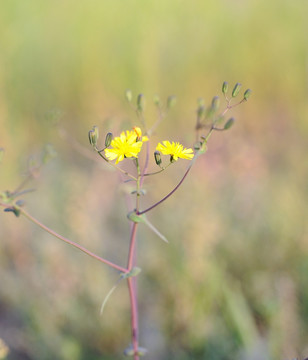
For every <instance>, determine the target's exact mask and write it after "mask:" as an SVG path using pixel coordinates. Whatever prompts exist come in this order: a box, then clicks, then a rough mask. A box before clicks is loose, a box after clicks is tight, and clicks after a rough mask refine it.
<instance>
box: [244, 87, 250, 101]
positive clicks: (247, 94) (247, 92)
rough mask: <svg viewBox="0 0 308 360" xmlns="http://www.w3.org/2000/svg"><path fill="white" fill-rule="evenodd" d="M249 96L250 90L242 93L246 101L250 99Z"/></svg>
mask: <svg viewBox="0 0 308 360" xmlns="http://www.w3.org/2000/svg"><path fill="white" fill-rule="evenodd" d="M250 95H251V90H250V89H247V90H246V91H245V92H244V99H245V100H246V101H247V100H248V99H249V98H250Z"/></svg>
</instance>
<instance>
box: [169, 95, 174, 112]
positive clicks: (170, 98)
mask: <svg viewBox="0 0 308 360" xmlns="http://www.w3.org/2000/svg"><path fill="white" fill-rule="evenodd" d="M175 104H176V97H175V95H170V96H168V99H167V109H168V110H169V109H171V108H173V107H174V105H175Z"/></svg>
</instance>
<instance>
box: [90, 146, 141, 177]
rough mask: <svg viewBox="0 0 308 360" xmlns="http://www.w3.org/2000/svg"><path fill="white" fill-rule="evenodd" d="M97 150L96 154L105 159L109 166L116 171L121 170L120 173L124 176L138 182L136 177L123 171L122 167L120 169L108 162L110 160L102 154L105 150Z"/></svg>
mask: <svg viewBox="0 0 308 360" xmlns="http://www.w3.org/2000/svg"><path fill="white" fill-rule="evenodd" d="M95 150H96V152H97V153H98V155H99V156H100V157H101V158H103V159H104V160H105V161H106V162H107V163H108V164H110V165H111V166H113V167H114V168H115V169H117V170H119V171H120V172H121V173H123V174H124V175H126V176H128V177H130V178H131V179H133V180H135V181H137V178H135V176H133V175H131V174H130V173H129V172H127V171H125V170H123V169H121V168H120V167H118V166H117V165H115V164H114V163H112V162H110V161H108V160H107V159H106V158H105V156H104V155H102V153H101V152H102V151H103V150H104V149H103V150H97V149H95Z"/></svg>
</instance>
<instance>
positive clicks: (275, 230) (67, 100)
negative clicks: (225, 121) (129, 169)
mask: <svg viewBox="0 0 308 360" xmlns="http://www.w3.org/2000/svg"><path fill="white" fill-rule="evenodd" d="M307 11H308V3H307V2H297V1H291V0H280V1H278V0H274V1H266V0H258V1H257V0H251V1H243V0H237V1H227V0H221V1H213V0H209V1H202V0H196V1H192V2H184V1H176V0H169V1H162V0H159V1H137V0H126V1H123V0H122V1H120V0H114V1H101V0H90V1H78V0H74V1H73V0H66V1H59V0H55V1H48V0H46V1H38V0H27V1H18V0H2V1H1V3H0V47H1V51H0V128H1V132H0V148H4V149H5V152H4V153H3V154H2V155H3V157H2V162H1V164H0V175H1V176H0V189H1V191H3V190H13V189H14V188H16V187H17V186H18V184H19V183H20V182H21V181H22V180H23V178H24V173H25V170H26V168H27V162H28V159H29V157H30V156H31V155H33V156H34V157H36V158H40V156H41V155H40V154H41V150H42V149H43V147H44V146H45V145H46V143H52V144H53V145H54V148H55V150H56V151H57V153H58V157H57V158H56V159H54V160H52V161H51V162H50V163H48V164H47V165H46V166H44V167H43V169H42V170H41V174H40V177H38V179H37V180H36V181H35V182H33V183H32V184H31V187H34V188H36V189H37V191H36V192H35V193H31V194H27V195H25V196H24V199H25V200H26V203H27V204H26V206H27V209H29V212H31V213H32V214H33V215H34V216H36V217H38V218H39V220H41V221H42V222H44V223H45V224H46V225H48V226H49V227H51V228H53V229H54V230H55V231H57V232H59V233H61V234H63V235H64V236H67V237H69V238H71V239H72V240H75V241H77V242H79V243H81V244H83V245H84V246H86V247H88V248H89V249H91V250H93V251H97V252H98V254H100V255H102V256H104V257H106V258H108V259H110V260H113V261H115V262H117V263H119V264H125V263H126V255H127V251H128V241H129V224H128V222H127V220H126V211H127V210H126V203H125V197H124V196H123V194H124V193H125V190H126V189H125V187H124V186H120V185H119V184H120V181H119V180H118V177H117V175H116V173H115V172H113V171H109V170H110V169H108V168H107V167H106V166H105V164H101V162H100V161H99V159H96V157H95V156H94V155H93V153H92V152H91V147H90V146H89V144H88V130H89V129H91V128H92V126H93V125H98V126H99V128H100V133H101V134H102V135H101V136H102V138H104V134H105V133H107V132H109V131H111V132H113V133H118V131H120V130H121V129H124V128H125V127H127V126H128V127H130V126H131V125H132V124H133V125H135V121H136V117H135V114H134V112H133V111H132V110H131V109H130V107H129V106H128V104H127V102H126V99H125V96H124V93H125V90H126V89H127V88H130V89H131V90H132V93H133V96H134V100H133V101H136V98H137V94H139V93H143V94H144V95H145V98H146V104H147V105H146V112H145V114H146V118H147V120H148V121H149V122H150V123H153V122H154V120H155V116H156V112H155V106H154V105H152V104H151V99H152V98H153V96H154V95H155V94H159V97H160V99H167V97H168V96H170V95H172V94H174V95H176V96H177V99H178V101H177V104H176V106H175V107H174V108H172V110H171V112H170V116H169V117H168V119H167V120H166V121H165V122H163V123H162V124H161V126H160V127H159V128H158V129H157V132H156V134H155V139H157V140H158V141H161V140H165V139H169V140H170V141H172V140H174V141H177V140H180V141H182V142H183V143H184V144H185V146H190V145H189V144H192V143H193V141H194V125H195V116H196V114H195V111H196V108H197V99H198V98H199V97H202V98H204V99H205V103H206V104H208V105H209V104H210V102H211V99H212V98H213V96H214V95H221V90H220V89H221V84H222V82H223V81H225V80H227V81H228V82H229V84H230V87H231V88H232V86H233V85H234V84H235V83H236V82H240V83H241V84H243V90H241V91H245V89H246V88H248V87H249V88H251V89H252V90H253V94H252V96H251V98H250V99H249V101H248V103H245V104H243V105H242V106H241V107H239V108H237V109H235V110H234V111H233V112H232V116H235V117H236V119H237V121H236V123H235V125H234V126H233V127H232V129H231V130H230V131H228V132H223V133H217V134H216V133H215V134H214V136H213V137H212V138H211V140H210V142H209V150H208V152H207V154H206V155H205V156H203V157H202V158H200V159H199V160H198V162H197V164H196V166H195V167H194V169H193V171H192V173H191V176H190V177H189V178H188V179H187V180H186V182H185V183H184V184H183V186H182V187H181V189H180V190H179V191H178V192H177V193H176V194H175V196H174V197H173V198H170V199H169V200H168V201H167V202H166V203H164V204H163V205H162V206H161V207H160V210H159V211H158V210H154V211H153V212H152V213H151V214H149V218H150V219H151V222H153V223H154V224H155V226H157V227H158V228H159V230H160V231H161V232H162V233H163V234H164V235H166V237H167V238H168V239H169V240H170V244H169V245H166V244H165V243H163V242H162V241H160V239H158V238H156V237H155V235H153V234H152V233H149V231H148V229H147V228H145V227H144V228H141V231H140V235H139V240H140V241H139V254H138V265H139V266H140V267H141V268H142V273H141V274H140V275H139V281H140V287H139V298H140V327H141V345H142V346H145V347H147V348H148V349H149V355H147V358H148V359H149V360H151V359H156V360H158V359H162V360H165V359H179V360H188V359H212V360H229V359H230V360H231V359H235V358H237V359H243V360H246V359H247V360H248V359H249V360H250V359H274V360H276V359H277V360H278V359H292V358H295V357H299V358H300V357H304V356H307V352H308V347H307V346H308V345H307V338H308V326H307V323H308V290H307V286H306V285H307V282H308V229H307V221H306V214H307V207H308V205H307V204H308V201H307V200H308V189H307V175H308V166H307V165H308V164H307V156H306V154H307V140H306V139H307V135H308V126H307V124H308V122H307V116H308V105H307V78H308V74H307V68H308V67H307V56H308V48H307V47H308V45H307V44H308V39H307V25H306V22H307V21H306V14H307ZM222 102H223V101H222V100H221V103H222ZM58 122H60V124H61V129H62V132H61V134H62V136H61V134H59V132H58V128H57V127H56V126H55V123H58ZM137 125H139V124H137ZM63 129H64V130H65V132H66V136H63V131H64V130H63ZM76 143H77V144H81V145H84V147H82V148H79V147H78V146H79V145H78V146H77V145H76ZM152 166H153V168H155V164H154V161H153V164H152ZM184 169H185V161H181V162H180V161H179V162H178V163H177V164H176V166H175V165H174V166H173V167H172V168H170V169H168V171H167V172H165V173H163V174H162V175H159V176H157V177H155V178H154V177H153V178H151V179H149V180H148V181H147V183H146V188H147V190H148V197H147V198H145V199H144V200H143V206H144V207H146V206H149V205H151V204H152V203H153V202H154V201H155V200H158V199H159V198H161V197H162V196H163V195H165V194H166V193H167V192H168V191H170V190H171V189H172V188H173V187H174V185H175V184H176V183H177V181H178V180H179V179H180V178H181V175H182V174H183V171H184ZM0 229H1V230H0V232H1V233H0V234H1V241H0V264H1V265H0V271H1V288H0V338H2V339H4V341H5V342H6V344H7V345H8V346H9V348H10V354H9V356H8V359H12V360H16V359H17V360H18V359H20V360H24V359H31V360H32V359H33V360H36V359H40V360H45V359H46V360H49V359H76V360H85V359H87V360H89V359H90V360H91V359H93V360H98V359H104V360H106V359H120V358H122V350H123V349H124V348H125V347H126V346H128V345H129V342H130V327H129V321H130V315H129V303H128V296H127V289H126V287H125V286H124V285H122V284H121V285H120V286H119V287H118V288H117V289H116V291H115V292H114V294H113V295H112V300H111V301H109V302H108V303H107V305H106V308H105V311H104V314H103V316H102V317H101V318H100V317H99V310H100V306H101V303H102V301H103V299H104V297H105V295H106V294H107V293H108V291H109V289H110V288H111V287H112V286H113V284H114V282H115V281H116V279H117V274H115V273H114V271H112V270H110V269H108V268H106V267H104V266H102V265H101V264H99V263H98V264H97V263H96V262H95V261H94V260H92V259H91V258H88V257H86V256H85V255H84V254H82V253H79V252H78V251H77V250H74V249H71V248H69V247H68V246H66V245H64V244H62V243H59V241H58V240H56V239H53V238H52V237H51V236H50V235H48V234H45V233H43V232H42V231H41V230H40V229H38V228H36V227H35V226H34V225H32V224H31V223H29V222H27V220H26V219H24V218H18V219H17V218H15V217H14V216H13V215H12V214H10V213H3V214H1V216H0Z"/></svg>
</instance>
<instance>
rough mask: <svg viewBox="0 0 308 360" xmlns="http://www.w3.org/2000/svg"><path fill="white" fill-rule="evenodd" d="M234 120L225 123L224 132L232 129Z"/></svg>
mask: <svg viewBox="0 0 308 360" xmlns="http://www.w3.org/2000/svg"><path fill="white" fill-rule="evenodd" d="M234 121H235V120H234V118H233V117H232V118H230V119H229V120H228V121H227V122H226V123H225V126H224V130H228V129H230V128H231V126H232V125H233V124H234Z"/></svg>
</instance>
